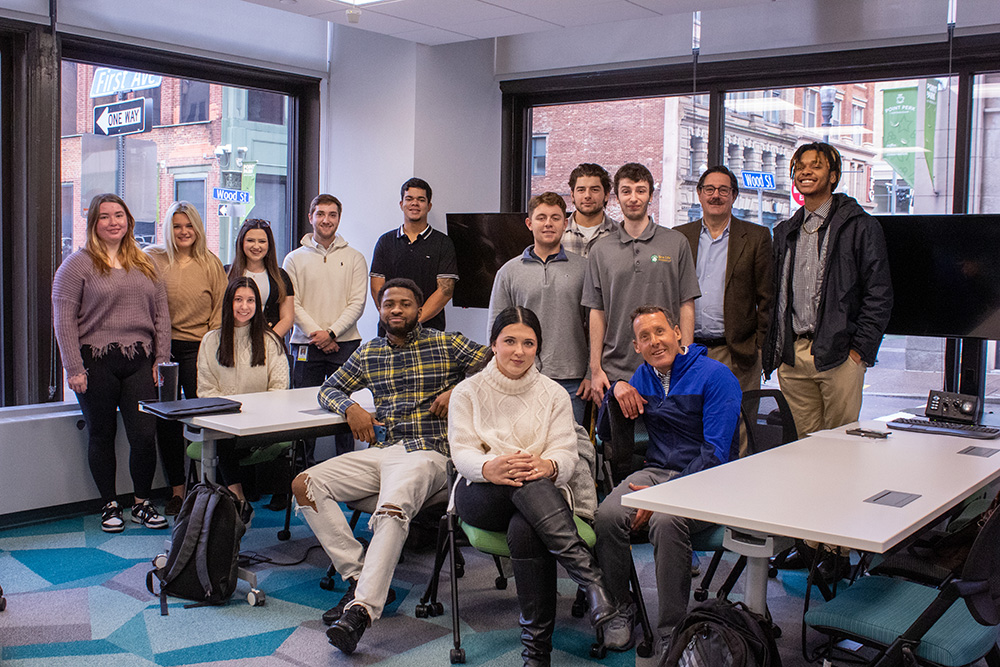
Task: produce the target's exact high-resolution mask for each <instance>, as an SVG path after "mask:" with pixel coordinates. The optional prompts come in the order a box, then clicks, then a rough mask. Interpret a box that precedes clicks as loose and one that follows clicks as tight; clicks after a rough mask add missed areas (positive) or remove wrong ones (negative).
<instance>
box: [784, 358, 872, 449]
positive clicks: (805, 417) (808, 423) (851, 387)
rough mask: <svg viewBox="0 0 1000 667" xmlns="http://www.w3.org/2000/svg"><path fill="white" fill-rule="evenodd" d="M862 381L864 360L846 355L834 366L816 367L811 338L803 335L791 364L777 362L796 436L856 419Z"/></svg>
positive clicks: (802, 435)
mask: <svg viewBox="0 0 1000 667" xmlns="http://www.w3.org/2000/svg"><path fill="white" fill-rule="evenodd" d="M864 381H865V365H864V363H860V364H856V363H854V361H853V360H852V359H851V358H850V357H848V359H847V361H845V362H844V363H842V364H841V365H839V366H837V367H836V368H831V369H830V370H826V371H822V372H820V371H817V370H816V364H815V363H814V361H813V355H812V341H811V340H808V339H806V338H800V339H799V340H797V341H795V365H794V366H789V365H788V364H781V365H780V366H778V382H779V384H780V385H781V392H782V393H783V394H784V395H785V400H787V401H788V406H789V407H790V408H791V409H792V417H794V418H795V428H796V429H797V430H798V433H799V437H800V438H804V437H806V436H807V435H808V434H810V433H813V432H815V431H821V430H823V429H827V428H836V427H838V426H843V425H844V424H850V423H851V422H855V421H857V420H858V415H860V414H861V390H862V388H863V387H864Z"/></svg>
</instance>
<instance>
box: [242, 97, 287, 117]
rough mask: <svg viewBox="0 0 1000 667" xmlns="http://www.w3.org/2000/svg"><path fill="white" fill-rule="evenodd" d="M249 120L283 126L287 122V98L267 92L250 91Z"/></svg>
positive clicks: (248, 98)
mask: <svg viewBox="0 0 1000 667" xmlns="http://www.w3.org/2000/svg"><path fill="white" fill-rule="evenodd" d="M247 120H249V121H254V122H257V123H271V124H273V125H282V124H283V123H284V122H285V96H284V95H279V94H277V93H269V92H267V91H265V90H248V91H247Z"/></svg>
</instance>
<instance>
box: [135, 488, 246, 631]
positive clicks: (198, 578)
mask: <svg viewBox="0 0 1000 667" xmlns="http://www.w3.org/2000/svg"><path fill="white" fill-rule="evenodd" d="M236 503H237V500H236V496H234V495H233V494H232V492H231V491H229V489H227V488H225V487H222V486H218V485H216V484H212V483H211V482H202V483H200V484H198V485H196V486H195V487H193V488H192V489H190V490H189V491H188V494H187V496H186V497H185V498H184V504H183V505H182V506H181V511H180V512H179V513H178V514H177V518H176V519H175V521H174V530H173V533H172V535H171V537H170V552H169V554H168V555H167V556H166V562H165V563H163V564H162V565H160V566H159V567H154V568H153V569H152V570H150V571H149V572H148V573H147V574H146V588H147V589H149V592H150V593H152V594H153V595H156V592H155V591H154V590H153V575H156V577H157V578H158V579H159V580H160V613H161V614H162V615H163V616H166V615H167V596H168V595H172V596H175V597H179V598H185V599H187V600H195V601H196V602H197V603H198V604H193V605H186V606H187V607H198V606H202V605H205V604H213V605H216V604H223V603H224V602H225V601H226V600H228V599H229V598H230V597H231V596H232V594H233V591H235V590H236V582H237V569H238V567H237V559H238V557H239V554H240V539H242V537H243V534H244V533H246V526H244V525H243V521H242V520H241V519H240V515H239V512H238V511H237V509H236V507H237V506H236ZM163 559H164V557H163V556H158V557H157V558H156V559H154V560H153V563H154V565H159V564H160V563H161V562H162V561H163Z"/></svg>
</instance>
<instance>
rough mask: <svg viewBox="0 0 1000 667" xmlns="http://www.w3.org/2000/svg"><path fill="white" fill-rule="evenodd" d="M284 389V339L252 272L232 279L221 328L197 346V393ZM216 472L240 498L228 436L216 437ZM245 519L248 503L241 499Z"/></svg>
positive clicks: (237, 471) (285, 384) (245, 392)
mask: <svg viewBox="0 0 1000 667" xmlns="http://www.w3.org/2000/svg"><path fill="white" fill-rule="evenodd" d="M279 389H288V358H287V357H286V356H285V344H284V342H283V341H282V340H281V338H279V337H278V336H277V334H275V333H274V332H273V331H271V328H270V327H268V326H267V322H265V320H264V312H263V310H261V302H260V292H259V291H258V289H257V283H256V282H254V279H253V278H247V277H240V278H235V279H233V280H232V281H231V282H230V283H229V286H228V287H227V288H226V294H225V296H224V297H223V299H222V328H221V329H214V330H212V331H209V332H208V333H207V334H205V337H204V338H203V339H202V341H201V347H200V348H199V349H198V395H199V396H204V397H211V396H228V395H231V394H249V393H252V392H258V391H275V390H279ZM219 474H220V475H221V476H222V478H223V480H224V481H225V483H226V484H227V485H228V486H229V489H230V490H231V491H232V492H233V493H234V494H236V497H237V498H239V499H240V500H245V499H244V497H243V484H242V483H241V482H240V476H239V460H238V458H237V455H236V452H235V451H234V448H233V443H232V441H231V440H222V441H220V442H219ZM242 512H243V514H244V519H245V521H244V522H245V523H247V522H248V519H249V516H250V513H251V512H252V510H251V509H250V504H249V503H244V504H243V509H242Z"/></svg>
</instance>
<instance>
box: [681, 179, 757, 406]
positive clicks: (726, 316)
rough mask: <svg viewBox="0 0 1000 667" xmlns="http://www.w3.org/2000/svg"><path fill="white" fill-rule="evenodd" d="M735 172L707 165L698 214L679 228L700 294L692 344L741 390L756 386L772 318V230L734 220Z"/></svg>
mask: <svg viewBox="0 0 1000 667" xmlns="http://www.w3.org/2000/svg"><path fill="white" fill-rule="evenodd" d="M739 192H740V191H739V185H738V183H737V181H736V176H735V175H734V174H733V173H732V172H731V171H729V170H728V169H727V168H726V167H722V166H718V167H711V168H710V169H708V170H707V171H706V172H705V173H704V174H702V175H701V178H700V179H699V180H698V199H699V201H700V202H701V210H702V218H701V220H697V221H695V222H689V223H688V224H686V225H681V226H679V227H677V228H676V229H677V231H679V232H681V233H682V234H684V236H686V237H687V240H688V242H689V243H690V244H691V252H692V253H693V254H694V260H695V270H696V272H697V274H698V285H699V286H700V287H701V297H700V298H699V299H696V300H695V325H694V342H695V343H698V344H700V345H704V346H705V347H706V348H708V356H709V357H711V358H712V359H716V360H718V361H721V362H722V363H724V364H725V365H726V366H728V367H729V368H730V370H732V371H733V374H734V375H736V378H737V379H738V380H739V381H740V387H741V388H742V389H743V391H747V390H748V389H760V375H761V362H760V349H761V346H762V345H763V344H764V336H765V335H766V334H767V327H768V325H769V324H770V321H771V307H772V305H773V303H774V282H773V281H774V276H773V274H772V269H771V265H772V264H771V263H772V261H773V259H772V255H771V233H770V231H768V229H767V228H766V227H763V226H761V225H756V224H753V223H750V222H745V221H743V220H740V219H738V218H734V217H733V215H732V213H733V203H734V202H735V201H736V197H737V195H739Z"/></svg>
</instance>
